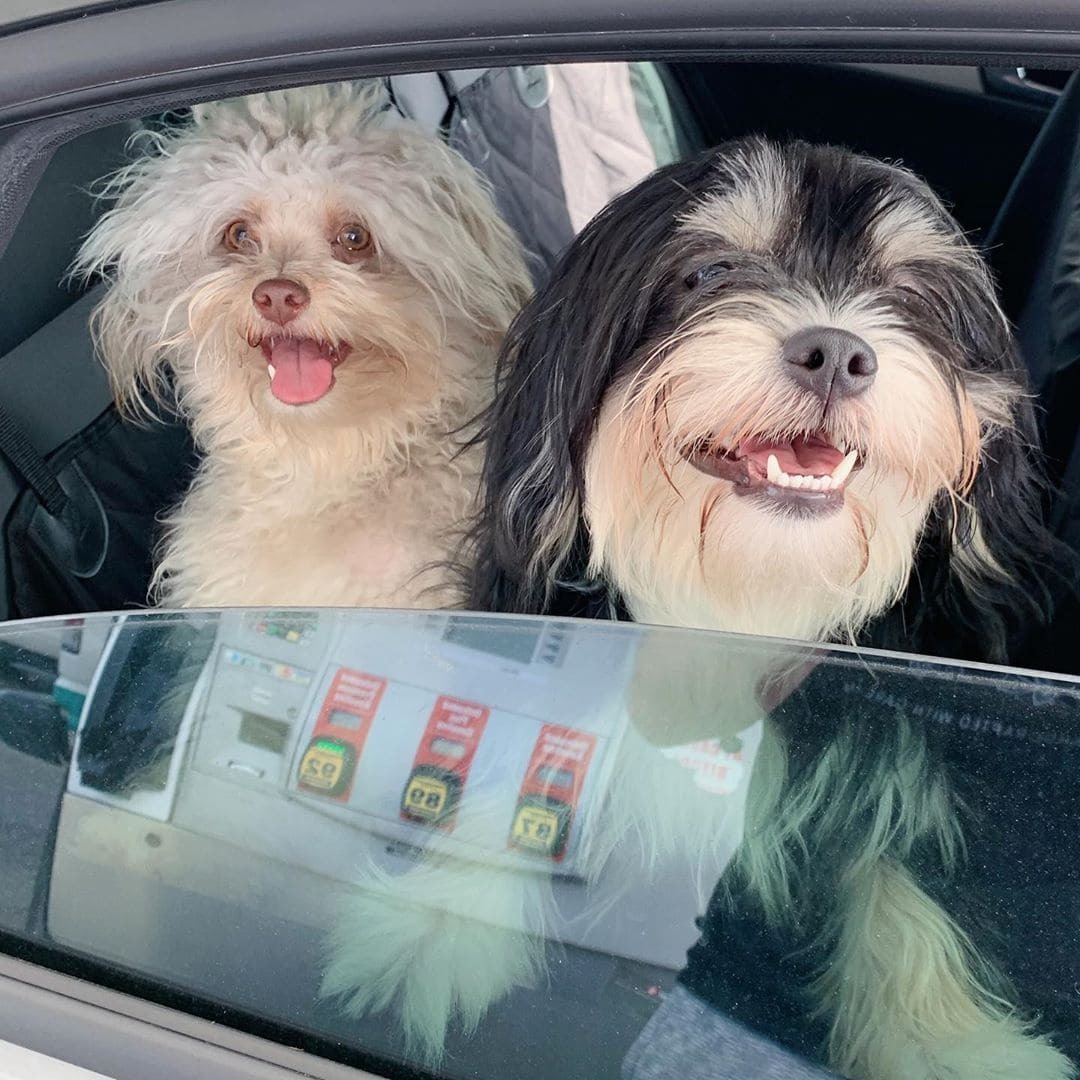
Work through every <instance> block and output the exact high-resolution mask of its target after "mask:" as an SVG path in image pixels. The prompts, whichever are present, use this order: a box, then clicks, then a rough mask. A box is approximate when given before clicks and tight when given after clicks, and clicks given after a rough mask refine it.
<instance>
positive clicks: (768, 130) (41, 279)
mask: <svg viewBox="0 0 1080 1080" xmlns="http://www.w3.org/2000/svg"><path fill="white" fill-rule="evenodd" d="M630 67H631V74H632V83H633V86H634V91H635V101H636V104H637V111H638V116H639V118H640V120H641V122H642V128H643V130H644V131H645V132H646V134H647V137H648V138H649V140H650V142H651V144H652V149H653V155H654V161H655V164H657V165H659V164H663V163H665V161H667V160H670V159H672V158H673V157H675V156H685V155H686V154H687V153H690V152H692V151H693V150H694V149H696V148H700V147H704V146H707V145H710V144H715V143H718V142H721V141H723V140H725V139H729V138H733V137H737V136H740V135H744V134H748V133H753V132H757V133H764V134H767V135H770V136H773V137H778V138H785V137H797V138H803V139H808V140H812V141H818V142H832V143H836V144H839V145H844V146H848V147H851V148H853V149H856V150H860V151H863V152H866V153H868V154H872V155H876V156H879V157H883V158H887V159H890V160H895V161H899V162H902V163H903V164H905V165H907V166H908V167H910V168H911V169H913V170H914V171H916V172H917V173H919V174H921V175H923V176H924V177H925V178H926V179H927V180H928V181H929V182H930V184H931V185H932V186H933V187H934V188H935V190H937V191H938V192H939V193H940V194H941V196H942V197H943V198H944V199H945V200H946V201H947V203H948V204H949V205H950V206H951V207H952V209H953V211H954V213H955V215H956V216H957V218H958V219H959V221H960V222H961V224H962V225H963V226H964V228H965V229H967V230H968V231H969V233H970V235H971V236H972V237H973V238H974V239H975V240H976V241H977V242H978V243H980V244H981V245H982V246H983V247H984V249H985V251H986V253H987V255H988V257H989V259H990V260H991V262H992V265H993V267H994V270H995V272H996V274H997V276H998V278H999V281H1000V283H1001V288H1002V302H1003V305H1004V307H1005V310H1006V313H1007V314H1008V316H1009V317H1010V318H1011V319H1012V320H1013V321H1014V322H1015V323H1016V325H1017V327H1018V331H1019V334H1020V337H1021V340H1022V342H1023V346H1024V356H1025V359H1026V361H1027V363H1028V366H1029V369H1030V372H1031V377H1032V384H1033V388H1034V390H1035V392H1036V393H1037V395H1038V399H1039V403H1040V405H1041V410H1042V417H1043V422H1044V432H1045V439H1046V448H1047V456H1048V460H1049V472H1050V480H1051V482H1052V484H1053V485H1054V488H1055V494H1053V495H1052V496H1049V498H1050V501H1051V505H1050V512H1051V514H1052V518H1053V520H1054V522H1055V524H1056V527H1057V529H1058V531H1059V533H1060V535H1061V536H1062V537H1064V538H1066V539H1068V540H1070V541H1071V542H1072V543H1073V544H1074V546H1075V545H1076V544H1077V542H1078V538H1080V532H1078V530H1080V524H1078V521H1077V512H1078V511H1077V505H1076V489H1077V487H1078V485H1080V456H1078V451H1077V438H1076V435H1077V409H1076V406H1075V401H1076V398H1075V395H1074V394H1072V393H1071V392H1070V391H1071V389H1072V388H1073V386H1074V384H1075V382H1076V380H1077V379H1078V378H1080V374H1078V373H1080V364H1078V363H1077V361H1078V358H1080V337H1078V334H1080V329H1078V326H1077V319H1078V318H1080V317H1078V316H1077V315H1076V314H1075V313H1076V311H1077V310H1080V305H1077V304H1076V303H1075V302H1074V299H1075V295H1076V291H1077V290H1078V289H1080V282H1078V280H1077V278H1076V275H1075V274H1074V273H1073V270H1074V267H1075V263H1076V259H1077V258H1078V256H1077V254H1076V249H1077V244H1078V240H1077V238H1076V237H1077V230H1078V229H1080V215H1078V214H1077V212H1076V209H1075V199H1076V195H1075V187H1076V184H1077V182H1078V179H1080V168H1078V167H1077V165H1076V161H1075V155H1076V147H1077V134H1078V130H1080V125H1078V123H1077V118H1078V115H1080V113H1078V108H1080V107H1078V105H1077V104H1076V102H1077V100H1078V99H1080V92H1078V90H1077V87H1076V85H1075V79H1074V80H1072V81H1071V82H1070V81H1068V80H1067V79H1066V77H1065V76H1064V75H1063V74H1062V73H1055V72H1021V74H1020V75H1017V73H1016V72H1012V73H1009V72H1004V73H1002V72H995V71H987V70H982V69H977V68H950V67H919V66H914V67H913V66H905V65H893V66H888V65H876V66H875V65H827V64H807V65H787V64H772V63H770V64H715V63H671V64H634V65H630ZM546 77H547V76H546V69H544V68H535V69H524V68H521V69H501V70H500V69H492V70H491V71H486V72H485V71H484V70H471V71H465V72H450V73H445V72H444V73H441V74H439V75H435V74H429V75H424V74H420V75H409V76H403V77H395V78H393V79H391V80H390V83H391V88H392V93H393V99H394V103H395V104H396V106H397V108H398V109H399V110H400V111H402V112H403V113H405V114H406V115H409V116H410V117H412V118H413V119H415V120H417V121H418V122H420V123H421V124H423V125H425V126H427V127H428V128H429V129H430V130H432V131H440V132H441V133H442V134H443V137H445V138H446V139H448V140H449V141H450V143H451V145H454V146H455V147H456V148H457V149H459V150H460V151H461V152H462V153H464V154H465V156H466V157H468V158H470V160H472V162H473V164H474V165H476V166H477V167H478V168H480V169H481V171H483V172H484V173H485V174H486V175H487V177H488V179H489V180H490V182H491V183H492V185H493V187H494V190H495V193H496V197H497V200H498V202H499V204H500V208H501V209H502V210H503V212H504V214H505V215H506V216H507V218H508V219H509V220H510V222H511V224H512V225H513V226H514V227H515V228H516V229H517V231H518V233H519V235H520V237H521V239H522V241H523V243H524V245H525V247H526V249H527V250H528V251H529V253H530V254H531V256H532V269H533V272H534V276H536V277H537V278H538V279H539V277H540V276H541V275H542V274H543V273H545V272H546V270H547V269H548V268H549V267H550V266H551V264H552V262H553V260H554V258H555V257H556V255H557V253H558V251H559V250H560V249H561V248H562V247H563V246H564V245H565V243H566V242H567V241H568V240H569V239H570V238H571V237H572V235H573V233H574V231H575V225H574V223H573V222H572V221H571V220H570V211H569V210H568V206H569V205H570V204H571V203H572V202H573V201H574V198H575V197H576V196H575V195H574V185H575V184H579V183H582V181H581V180H580V177H579V176H577V175H575V170H579V169H586V170H587V168H588V165H587V163H586V164H584V165H583V164H582V162H566V163H560V162H559V161H558V152H557V150H556V149H555V147H554V144H553V139H552V136H551V130H550V123H549V122H548V121H547V119H546V116H545V113H546V109H547V104H546V101H545V97H544V95H545V93H546V91H545V86H544V80H545V78H546ZM530 79H532V83H533V85H530V83H529V80H530ZM182 120H183V111H182V110H181V111H180V112H179V113H176V114H171V115H165V116H155V117H150V118H146V119H144V120H143V121H142V122H141V123H142V124H144V125H146V124H156V123H157V124H160V123H163V122H166V121H170V122H178V121H179V122H182ZM138 127H139V123H138V122H131V121H127V122H123V123H119V124H115V125H113V126H111V127H107V128H104V129H101V130H95V131H91V132H88V133H86V134H83V135H80V136H78V137H77V138H75V139H73V140H71V141H70V142H68V143H67V144H65V145H63V146H61V147H60V148H59V149H57V151H56V152H55V154H54V155H53V157H52V159H51V161H50V162H49V164H48V166H47V168H46V169H45V170H44V173H43V175H42V177H41V179H40V181H39V183H38V184H37V186H36V189H35V190H34V192H33V195H32V197H31V198H30V200H29V202H28V204H27V206H26V208H25V212H24V213H23V215H22V217H21V219H20V221H19V223H18V225H17V227H16V228H15V231H14V233H13V235H12V239H11V243H10V245H9V247H8V249H7V251H6V252H5V254H4V256H3V258H2V259H0V294H2V295H4V296H5V297H6V298H7V303H6V308H7V312H8V315H7V317H6V318H5V320H4V323H3V326H2V327H0V390H2V392H0V410H2V412H0V417H2V423H0V430H2V432H3V450H4V455H3V456H4V459H5V460H4V464H3V476H2V480H3V483H2V486H0V505H2V507H3V512H4V518H5V534H4V556H5V557H4V559H3V561H2V563H0V573H2V574H3V577H4V580H3V582H2V583H0V605H2V608H0V614H2V615H4V616H6V617H9V618H29V617H34V616H41V615H53V614H64V613H71V612H85V611H96V610H117V609H127V608H131V607H133V606H134V607H138V606H142V605H143V604H144V603H145V598H146V584H147V580H148V577H149V572H150V562H151V553H152V550H153V544H154V539H155V535H156V528H157V526H156V518H157V515H158V514H159V513H160V511H161V510H162V509H163V508H165V507H167V506H169V505H170V504H171V503H173V502H174V501H175V500H176V499H177V498H178V496H179V495H180V493H181V492H182V491H183V490H184V489H185V487H186V485H187V482H188V479H189V477H190V475H191V470H192V467H193V464H194V461H195V456H194V455H195V451H194V449H193V447H192V445H191V442H190V439H189V438H188V435H187V432H186V430H185V429H184V427H183V425H182V424H181V423H179V422H178V421H176V420H175V419H174V418H170V417H168V416H165V417H163V418H162V422H161V423H155V424H150V425H141V426H139V425H135V424H132V423H128V422H123V421H121V420H120V419H119V418H118V417H117V415H116V411H115V409H114V408H113V406H112V404H111V399H110V394H109V388H108V385H107V382H106V380H105V378H104V374H103V372H102V370H101V368H100V365H99V364H98V363H97V361H96V360H95V358H94V354H93V347H92V344H91V341H90V337H89V333H88V330H87V319H88V315H89V312H90V310H91V309H92V307H93V304H94V302H95V298H96V294H95V286H94V283H93V282H89V283H78V282H74V281H72V280H70V279H69V278H68V277H67V276H66V271H67V268H68V266H69V264H70V262H71V259H72V257H73V255H74V252H75V250H76V247H77V245H78V242H79V239H80V237H82V236H83V235H84V234H85V232H86V231H87V229H88V228H89V227H90V225H91V223H92V222H93V220H94V216H95V214H97V213H99V212H100V211H101V209H102V204H101V202H99V201H98V200H97V199H96V198H95V183H96V182H97V181H99V180H100V179H101V178H102V177H103V176H105V175H107V174H108V173H109V172H110V171H112V170H113V169H114V168H115V167H116V166H117V165H118V164H120V163H122V162H123V161H124V160H125V154H126V152H127V151H126V146H127V143H128V140H129V139H130V137H131V135H132V134H133V132H134V131H135V130H137V128H138ZM943 133H947V134H945V135H944V136H943ZM582 136H583V140H587V138H588V132H587V131H586V130H583V132H582ZM538 148H542V152H540V151H539V150H538ZM522 153H527V154H528V155H529V157H528V158H527V159H523V160H531V161H532V162H534V163H540V164H538V165H536V167H534V168H533V169H532V170H531V172H530V171H525V170H522V169H520V168H519V167H517V166H515V165H514V164H513V162H514V161H515V160H516V159H517V157H518V156H520V155H521V154H522ZM604 153H605V148H604V147H603V146H601V145H596V146H592V147H589V146H587V149H586V154H588V155H591V157H592V159H593V161H594V163H595V162H600V163H601V164H602V163H603V157H604ZM560 169H563V170H565V175H563V174H562V173H561V172H560ZM612 175H613V176H614V179H613V181H612V185H613V186H612V188H611V190H610V192H607V194H610V195H613V194H615V191H616V190H617V186H618V182H619V180H620V178H619V177H618V175H617V169H614V170H612ZM636 178H637V177H629V176H627V177H623V178H622V182H623V183H624V185H625V186H629V183H630V182H632V180H633V179H636ZM593 209H599V206H594V207H593ZM57 388H60V389H57ZM1029 662H1030V663H1032V664H1033V665H1034V666H1039V667H1044V668H1050V669H1056V670H1069V671H1072V670H1075V667H1074V666H1070V665H1071V664H1075V661H1073V660H1072V659H1071V658H1070V656H1069V655H1067V654H1065V653H1062V654H1061V655H1053V656H1044V657H1041V658H1040V657H1035V656H1032V657H1030V658H1029Z"/></svg>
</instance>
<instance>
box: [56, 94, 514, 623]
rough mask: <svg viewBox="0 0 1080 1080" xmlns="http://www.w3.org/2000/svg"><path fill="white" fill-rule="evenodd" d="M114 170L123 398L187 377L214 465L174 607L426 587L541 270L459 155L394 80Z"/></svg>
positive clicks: (113, 239) (182, 527)
mask: <svg viewBox="0 0 1080 1080" xmlns="http://www.w3.org/2000/svg"><path fill="white" fill-rule="evenodd" d="M145 144H146V145H145V149H146V153H145V154H143V155H141V156H140V157H139V158H138V160H136V161H135V162H134V163H133V164H131V165H129V166H127V167H126V168H124V169H123V170H122V171H121V172H119V173H118V174H116V175H115V176H114V177H112V178H111V179H110V180H108V181H107V182H106V185H105V194H106V195H107V196H109V197H111V198H113V199H114V200H115V206H114V207H113V208H112V209H110V210H109V211H108V212H107V213H106V214H104V215H103V216H102V218H101V219H100V220H99V222H98V223H97V225H96V226H95V228H94V229H93V231H92V232H91V233H90V235H89V237H88V238H87V240H86V241H85V243H84V245H83V247H82V250H81V252H80V254H79V257H78V260H77V271H78V272H80V273H82V274H84V275H86V276H93V275H98V274H100V275H103V276H104V277H105V279H106V281H107V285H108V288H107V293H106V295H105V298H104V300H103V301H102V303H101V304H100V305H99V306H98V308H97V309H96V311H95V314H94V318H93V329H94V333H95V338H96V341H97V344H98V348H99V352H100V354H101V356H102V358H103V360H104V362H105V365H106V367H107V368H108V372H109V375H110V378H111V380H112V383H113V387H114V393H115V397H116V400H117V402H118V404H119V405H120V406H121V408H123V409H124V410H126V411H127V412H129V413H134V412H143V413H146V412H148V411H150V410H151V409H152V407H153V405H154V404H155V403H156V402H160V401H162V400H164V399H167V398H168V397H171V396H172V395H173V394H175V397H176V401H177V403H178V406H179V410H180V412H181V413H182V414H183V415H184V416H185V417H186V418H187V419H188V420H189V421H190V423H191V426H192V429H193V432H194V437H195V440H196V442H197V444H198V446H199V448H200V449H201V451H202V452H203V454H204V460H203V463H202V466H201V468H200V469H199V472H198V475H197V476H196V479H195V482H194V484H193V485H192V488H191V490H190V491H189V493H188V495H187V497H186V498H185V499H184V501H183V502H182V504H181V505H180V506H179V507H178V508H177V509H176V510H174V511H173V512H172V514H171V515H170V516H169V518H168V522H167V524H168V531H167V535H166V538H165V542H164V546H163V550H162V554H161V558H160V561H159V564H158V566H157V568H156V573H155V579H154V584H153V587H152V593H153V596H154V598H155V599H156V600H157V601H159V602H160V603H163V604H167V605H170V606H205V605H214V606H229V605H245V606H246V605H255V606H257V605H278V604H300V605H364V606H386V605H393V606H418V605H420V606H427V605H428V604H439V603H445V602H447V601H448V600H450V599H452V597H453V595H454V593H453V590H452V588H451V586H450V584H449V581H448V578H447V575H446V574H445V573H444V572H443V571H440V570H438V569H437V568H436V565H435V564H437V563H440V562H442V561H444V560H445V557H446V555H447V554H448V552H449V551H450V550H451V548H452V547H453V545H454V544H455V542H456V528H457V525H458V523H459V522H460V521H461V520H462V519H463V518H464V517H465V516H466V515H467V513H468V511H469V509H470V507H471V504H472V501H473V498H474V492H475V485H476V473H477V469H478V464H479V463H478V460H477V458H476V455H475V454H472V455H471V456H470V454H465V455H463V456H458V451H459V450H460V439H459V437H458V436H459V434H460V432H461V431H462V429H463V427H464V426H465V425H466V424H467V422H468V421H469V419H470V418H471V417H473V416H475V415H476V413H477V412H478V411H479V410H480V409H481V408H482V407H483V406H484V405H485V404H486V402H487V400H488V397H489V390H490V383H491V375H492V368H493V363H494V358H495V353H496V350H497V348H498V345H499V342H500V339H501V338H502V335H503V332H504V331H505V329H506V326H507V324H508V322H509V320H510V318H511V317H512V316H513V314H514V312H515V311H516V310H517V308H518V307H519V306H520V304H521V302H522V300H523V299H524V297H525V296H527V294H528V292H529V289H530V286H529V283H528V279H527V277H526V273H525V269H524V265H523V263H522V261H521V258H520V256H519V252H518V247H517V244H516V242H515V240H514V238H513V236H512V234H511V232H510V230H509V229H508V228H507V227H506V226H505V225H504V224H503V222H502V221H501V220H500V218H499V217H498V215H497V213H496V210H495V207H494V205H493V202H492V200H491V198H490V197H489V195H488V193H487V191H486V190H485V188H484V186H483V184H482V182H481V181H480V179H479V177H478V176H477V175H476V173H475V172H474V171H473V170H472V169H471V167H470V166H469V165H468V164H467V163H466V162H465V161H464V160H463V159H462V158H460V157H459V156H458V155H456V154H455V153H453V152H452V151H450V150H449V149H447V148H446V147H445V146H443V145H442V144H441V143H440V142H438V141H437V140H436V139H434V138H431V137H429V136H427V135H426V134H425V133H424V132H422V131H421V130H420V129H419V128H416V127H413V126H411V125H410V124H408V123H407V122H405V121H402V120H400V119H399V118H398V117H397V116H396V114H394V113H393V112H392V111H391V110H389V109H388V108H387V103H386V100H385V96H384V92H383V89H382V84H381V83H375V82H372V83H360V84H342V85H337V86H320V87H312V88H305V89H299V90H289V91H281V92H276V93H269V94H261V95H256V96H253V97H248V98H243V99H236V100H231V101H225V102H221V103H215V104H211V105H205V106H198V107H196V108H195V110H194V118H193V123H191V124H190V125H187V126H180V127H176V128H173V129H171V130H168V131H166V132H165V133H164V134H150V133H147V134H146V136H145Z"/></svg>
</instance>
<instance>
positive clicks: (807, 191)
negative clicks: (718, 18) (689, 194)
mask: <svg viewBox="0 0 1080 1080" xmlns="http://www.w3.org/2000/svg"><path fill="white" fill-rule="evenodd" d="M708 184H709V190H708V191H707V192H706V193H705V194H704V195H703V197H701V198H700V199H699V200H698V201H697V202H696V204H695V205H693V206H692V208H691V209H690V210H689V211H688V212H686V213H685V214H684V215H683V216H682V218H681V221H680V231H681V233H682V234H683V237H684V238H691V239H696V240H697V241H699V242H704V243H705V244H706V245H707V246H709V247H714V246H719V247H723V248H730V249H733V250H735V251H740V252H746V253H752V254H756V255H763V256H769V257H770V258H771V259H773V260H775V263H776V266H777V268H778V269H781V270H783V271H785V272H786V273H787V274H788V275H790V276H791V277H793V278H796V279H800V278H802V279H805V278H811V279H813V280H815V281H817V282H828V283H829V285H830V286H831V287H833V288H837V287H842V286H852V285H855V286H858V285H861V284H863V283H865V282H868V281H874V280H876V279H880V277H881V276H882V275H883V274H885V273H887V272H888V271H891V270H895V269H897V268H900V267H903V266H905V265H909V264H917V265H918V266H919V267H920V268H922V269H924V270H925V269H926V268H927V267H928V266H929V265H930V264H937V265H938V266H939V267H942V268H944V267H946V266H949V267H956V266H957V265H960V264H963V263H965V262H967V261H968V254H967V249H966V245H965V244H964V243H963V241H962V237H961V235H960V233H959V230H958V229H957V227H956V226H955V224H954V223H953V222H952V220H951V219H950V218H949V216H948V214H947V213H946V212H945V210H944V208H943V207H942V206H941V204H940V203H939V202H938V200H937V199H936V197H935V196H934V195H933V194H932V193H931V192H930V190H929V188H927V187H926V185H924V184H923V183H922V182H921V181H919V180H918V179H917V178H916V177H914V176H913V175H911V174H910V173H908V172H906V171H905V170H903V169H901V168H899V167H896V166H892V165H888V164H886V163H884V162H880V161H876V160H872V159H869V158H864V157H860V156H858V155H855V154H851V153H848V152H845V151H841V150H837V149H834V148H832V147H823V146H811V145H809V144H805V143H792V144H788V145H786V146H783V147H781V146H778V145H776V144H773V143H768V142H765V141H761V140H748V141H746V142H742V143H737V144H734V145H733V146H732V147H730V148H729V149H727V150H725V152H724V153H722V154H720V155H717V157H716V158H715V160H714V168H713V170H712V173H711V175H710V176H709V177H708Z"/></svg>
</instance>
